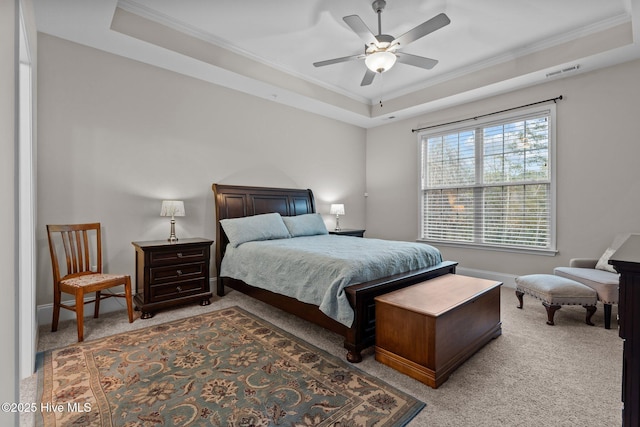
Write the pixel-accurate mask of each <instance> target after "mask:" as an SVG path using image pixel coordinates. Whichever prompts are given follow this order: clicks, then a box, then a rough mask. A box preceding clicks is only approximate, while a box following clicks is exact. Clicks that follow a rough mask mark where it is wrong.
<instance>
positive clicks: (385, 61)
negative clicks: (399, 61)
mask: <svg viewBox="0 0 640 427" xmlns="http://www.w3.org/2000/svg"><path fill="white" fill-rule="evenodd" d="M364 63H365V64H366V66H367V68H368V69H370V70H371V71H373V72H375V73H384V72H385V71H387V70H389V69H390V68H391V67H393V64H395V63H396V55H395V54H394V53H392V52H387V51H380V52H374V53H370V54H369V55H367V57H366V58H365V59H364Z"/></svg>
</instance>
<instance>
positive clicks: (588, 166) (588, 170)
mask: <svg viewBox="0 0 640 427" xmlns="http://www.w3.org/2000/svg"><path fill="white" fill-rule="evenodd" d="M639 75H640V61H634V62H630V63H626V64H622V65H617V66H613V67H609V68H606V69H602V70H597V71H593V72H588V73H585V74H580V75H576V76H573V77H569V78H565V79H562V80H555V81H549V82H548V83H545V84H541V85H538V86H535V87H531V88H527V89H522V90H517V91H513V92H510V93H507V94H503V95H499V96H495V97H492V98H489V99H485V100H482V101H479V102H473V103H469V104H465V105H462V106H458V107H455V108H449V109H445V110H441V111H436V112H433V113H430V114H427V115H423V116H420V117H417V118H414V119H410V120H404V121H399V122H396V123H393V124H388V125H385V126H381V127H377V128H374V129H370V130H369V131H368V132H367V162H366V165H367V192H368V194H369V197H368V198H367V223H366V225H367V235H369V236H371V237H374V236H378V237H384V238H397V239H403V240H414V239H416V238H417V237H418V233H419V222H418V217H419V214H418V188H419V187H418V184H419V175H418V159H417V156H418V142H417V134H415V133H412V132H411V129H413V128H418V127H421V126H428V125H431V124H438V123H445V122H448V121H453V120H459V119H465V118H468V117H474V116H476V115H481V114H485V113H490V112H493V111H500V110H503V109H506V108H510V107H515V106H519V105H524V104H528V103H531V102H536V101H540V100H543V99H548V98H554V97H556V96H558V95H563V96H564V100H562V101H559V102H558V104H557V158H556V162H557V163H556V167H557V248H558V250H559V252H558V254H557V255H556V256H542V255H525V254H516V253H509V252H496V251H483V250H475V249H463V248H454V247H446V246H441V247H440V248H441V250H442V252H443V255H444V257H445V258H446V259H450V260H455V261H458V262H459V263H460V266H461V267H465V268H469V269H475V270H483V271H489V272H499V273H505V274H509V275H520V274H529V273H550V272H552V270H553V267H555V266H560V265H568V262H569V259H570V258H574V257H595V258H598V257H600V255H602V253H603V252H604V251H605V249H606V248H607V246H608V245H609V243H611V241H612V240H613V236H614V235H615V234H616V233H621V232H628V231H636V232H640V167H638V159H640V120H638V112H639V111H640V81H639V80H638V76H639Z"/></svg>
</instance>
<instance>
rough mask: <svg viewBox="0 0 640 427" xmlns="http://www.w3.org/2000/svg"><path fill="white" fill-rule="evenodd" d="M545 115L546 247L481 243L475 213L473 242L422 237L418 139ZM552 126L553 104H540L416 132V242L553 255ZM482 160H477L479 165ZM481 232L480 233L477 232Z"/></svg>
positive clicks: (421, 172) (422, 172) (554, 184)
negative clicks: (547, 146)
mask: <svg viewBox="0 0 640 427" xmlns="http://www.w3.org/2000/svg"><path fill="white" fill-rule="evenodd" d="M543 114H548V117H549V160H548V161H549V175H550V176H549V221H550V224H549V246H548V247H547V248H535V247H525V246H508V245H499V244H490V243H484V242H482V241H478V235H479V232H478V231H477V230H478V229H480V228H481V227H482V225H483V223H482V220H480V222H478V218H477V216H476V217H475V220H474V229H475V231H474V241H473V242H459V241H451V240H441V239H433V238H426V237H423V235H422V234H423V231H424V226H425V224H424V223H425V212H424V199H423V197H424V189H423V182H424V179H425V174H426V168H425V169H423V167H424V166H425V165H423V157H422V156H423V152H422V150H423V147H422V141H423V139H424V138H429V137H430V136H435V135H442V134H445V133H447V132H462V131H465V130H471V129H473V130H475V132H476V133H477V132H478V130H479V129H482V128H484V127H488V126H489V125H497V124H506V123H508V122H510V121H513V120H517V119H522V118H529V117H534V116H536V115H543ZM556 127H557V117H556V104H555V103H554V104H551V105H543V106H536V107H531V108H526V109H525V108H523V109H518V110H516V111H511V112H507V113H501V114H495V115H491V116H488V117H483V118H480V119H470V120H467V121H464V122H456V123H454V124H450V125H443V126H437V127H431V128H429V129H425V130H423V131H420V132H418V133H417V152H418V155H417V161H418V230H419V231H418V232H419V236H418V238H417V239H416V240H417V241H419V242H425V243H429V244H434V245H438V246H451V247H459V248H475V249H484V250H494V251H503V252H515V253H527V254H535V255H547V256H555V255H556V254H557V252H558V251H557V246H556V237H557V236H556V235H557V233H556V226H557V221H556V187H557V179H556V177H557V175H556V145H557V140H556ZM478 147H480V148H482V141H476V142H475V149H476V159H477V158H478V157H483V156H484V153H483V152H482V150H478ZM481 164H482V163H480V165H481ZM478 166H479V165H478V163H476V168H475V174H476V178H477V177H478V176H479V175H482V171H481V166H480V167H478ZM488 186H491V185H490V183H483V182H479V181H477V180H476V182H475V183H474V185H473V186H472V187H471V188H483V187H488ZM441 188H442V189H445V188H454V189H455V188H469V186H464V185H461V186H458V187H455V186H451V187H449V186H446V185H443V186H441ZM480 234H481V232H480Z"/></svg>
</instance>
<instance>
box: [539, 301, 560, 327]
mask: <svg viewBox="0 0 640 427" xmlns="http://www.w3.org/2000/svg"><path fill="white" fill-rule="evenodd" d="M542 305H544V308H546V309H547V325H551V326H553V325H555V323H553V316H555V314H556V311H558V310H560V306H559V305H551V304H549V303H547V302H543V303H542Z"/></svg>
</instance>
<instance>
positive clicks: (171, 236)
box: [167, 218, 178, 243]
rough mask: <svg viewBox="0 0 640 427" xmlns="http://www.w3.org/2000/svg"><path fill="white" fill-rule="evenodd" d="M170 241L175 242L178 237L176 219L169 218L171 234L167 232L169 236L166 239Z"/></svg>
mask: <svg viewBox="0 0 640 427" xmlns="http://www.w3.org/2000/svg"><path fill="white" fill-rule="evenodd" d="M167 241H168V242H170V243H176V242H177V241H178V238H177V237H176V220H175V219H173V218H172V219H171V234H169V238H168V239H167Z"/></svg>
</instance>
